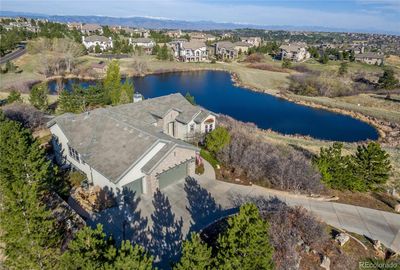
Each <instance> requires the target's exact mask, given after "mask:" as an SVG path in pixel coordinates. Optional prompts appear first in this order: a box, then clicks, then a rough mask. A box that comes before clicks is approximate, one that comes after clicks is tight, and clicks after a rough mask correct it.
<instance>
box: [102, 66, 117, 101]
mask: <svg viewBox="0 0 400 270" xmlns="http://www.w3.org/2000/svg"><path fill="white" fill-rule="evenodd" d="M103 87H104V97H105V101H106V103H107V104H110V103H111V104H113V105H115V104H118V102H119V98H120V94H121V74H120V70H119V63H118V61H116V60H113V61H111V62H110V63H109V64H108V67H107V74H106V77H105V78H104V81H103Z"/></svg>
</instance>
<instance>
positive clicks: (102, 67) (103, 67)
mask: <svg viewBox="0 0 400 270" xmlns="http://www.w3.org/2000/svg"><path fill="white" fill-rule="evenodd" d="M92 69H93V70H94V71H96V72H98V73H106V71H107V64H106V62H104V61H100V62H98V63H94V64H92Z"/></svg>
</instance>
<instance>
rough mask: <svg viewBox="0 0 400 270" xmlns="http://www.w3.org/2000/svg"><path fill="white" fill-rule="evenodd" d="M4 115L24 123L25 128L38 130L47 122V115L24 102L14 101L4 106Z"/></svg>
mask: <svg viewBox="0 0 400 270" xmlns="http://www.w3.org/2000/svg"><path fill="white" fill-rule="evenodd" d="M2 110H3V112H4V115H5V116H6V117H7V118H9V119H11V120H14V121H17V122H19V123H21V124H22V126H23V127H24V128H29V129H31V130H37V129H40V128H43V127H44V126H45V124H46V115H45V114H44V113H43V112H41V111H39V110H38V109H36V108H35V107H33V106H31V105H28V104H24V103H13V104H9V105H6V106H4V107H2Z"/></svg>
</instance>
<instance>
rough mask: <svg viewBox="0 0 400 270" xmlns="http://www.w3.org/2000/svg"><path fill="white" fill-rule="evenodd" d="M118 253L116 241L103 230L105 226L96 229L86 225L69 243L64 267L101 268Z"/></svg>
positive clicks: (99, 225)
mask: <svg viewBox="0 0 400 270" xmlns="http://www.w3.org/2000/svg"><path fill="white" fill-rule="evenodd" d="M116 253H117V250H116V248H115V247H114V242H113V240H112V239H111V238H110V237H107V236H106V234H105V233H104V232H103V226H102V225H101V224H97V227H96V229H92V228H90V227H84V228H83V229H81V230H80V231H79V232H78V233H77V234H76V235H75V239H74V240H73V241H71V242H70V244H69V245H68V250H67V251H66V252H65V253H64V254H63V255H62V258H61V265H62V267H63V269H71V270H72V269H101V268H102V267H103V266H104V265H105V263H107V262H112V261H113V258H115V256H116Z"/></svg>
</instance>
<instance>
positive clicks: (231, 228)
mask: <svg viewBox="0 0 400 270" xmlns="http://www.w3.org/2000/svg"><path fill="white" fill-rule="evenodd" d="M228 224H229V225H228V230H227V232H226V233H225V234H224V235H222V236H220V237H219V238H218V255H217V260H218V266H219V267H218V268H219V269H273V267H274V265H273V261H272V255H273V247H272V246H271V244H270V242H269V235H268V229H269V225H268V223H267V222H266V221H264V220H263V219H262V218H261V216H260V214H259V212H258V209H257V207H256V206H255V205H254V204H245V205H243V206H241V207H240V211H239V214H238V215H236V216H234V217H232V218H230V219H229V220H228Z"/></svg>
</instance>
